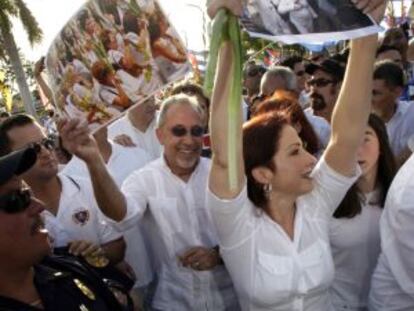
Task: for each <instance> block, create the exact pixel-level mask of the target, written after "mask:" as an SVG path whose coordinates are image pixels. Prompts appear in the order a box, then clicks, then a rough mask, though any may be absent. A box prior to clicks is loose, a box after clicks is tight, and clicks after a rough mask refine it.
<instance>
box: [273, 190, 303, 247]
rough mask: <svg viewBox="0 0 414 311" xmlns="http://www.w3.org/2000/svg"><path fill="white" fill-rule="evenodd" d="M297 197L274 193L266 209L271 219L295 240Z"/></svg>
mask: <svg viewBox="0 0 414 311" xmlns="http://www.w3.org/2000/svg"><path fill="white" fill-rule="evenodd" d="M296 199H297V198H296V197H295V196H288V195H285V194H277V193H272V194H271V196H270V198H269V203H268V205H267V207H266V213H267V214H268V215H269V217H270V218H271V219H272V220H273V221H274V222H276V223H277V224H279V225H280V226H281V227H282V228H283V230H284V231H285V232H286V234H287V235H288V236H289V237H290V239H291V240H293V237H294V227H295V214H296Z"/></svg>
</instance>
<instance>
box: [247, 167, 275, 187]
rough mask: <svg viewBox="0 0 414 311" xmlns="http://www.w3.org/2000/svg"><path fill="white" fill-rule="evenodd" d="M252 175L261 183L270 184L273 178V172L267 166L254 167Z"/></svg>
mask: <svg viewBox="0 0 414 311" xmlns="http://www.w3.org/2000/svg"><path fill="white" fill-rule="evenodd" d="M252 176H253V178H254V179H255V181H256V182H258V183H259V184H263V185H265V184H269V183H270V182H271V181H272V178H273V172H272V170H271V169H270V168H268V167H266V166H258V167H255V168H254V169H252Z"/></svg>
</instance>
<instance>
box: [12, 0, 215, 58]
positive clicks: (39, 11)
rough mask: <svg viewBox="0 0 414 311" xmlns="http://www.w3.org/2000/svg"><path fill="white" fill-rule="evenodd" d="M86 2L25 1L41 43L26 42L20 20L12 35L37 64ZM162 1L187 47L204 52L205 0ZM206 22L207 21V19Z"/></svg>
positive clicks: (75, 0) (69, 0)
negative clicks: (41, 35)
mask: <svg viewBox="0 0 414 311" xmlns="http://www.w3.org/2000/svg"><path fill="white" fill-rule="evenodd" d="M85 2H86V1H85V0H25V3H26V5H27V6H28V7H29V9H30V10H31V12H32V14H33V15H34V17H35V18H36V20H37V21H38V23H39V25H40V28H41V29H42V30H43V41H42V43H41V44H38V45H35V46H34V48H32V47H31V46H30V44H29V42H28V40H27V39H26V35H25V33H24V30H23V27H22V26H21V24H20V23H19V22H18V21H14V23H13V34H14V37H15V40H16V43H17V45H18V47H19V48H20V49H21V51H22V52H23V54H24V56H25V57H26V59H28V60H31V61H36V60H38V59H39V58H40V57H41V56H43V55H46V53H47V50H48V48H49V46H50V44H51V43H52V41H53V39H54V38H55V37H56V35H57V34H58V33H59V31H60V30H61V29H62V27H63V26H64V25H65V24H66V22H67V21H68V20H69V19H70V18H71V17H72V16H73V15H74V14H75V13H76V11H77V10H78V9H79V8H80V7H81V6H82V5H83V4H84V3H85ZM159 2H160V4H161V6H162V7H163V9H164V11H165V12H166V14H167V15H168V16H169V18H170V20H171V22H172V23H173V24H174V26H175V27H176V29H177V30H178V32H179V33H180V35H181V37H182V39H183V41H184V43H185V44H186V45H187V47H188V48H190V49H194V50H202V49H205V48H206V46H205V44H204V41H203V35H202V30H203V10H202V8H204V7H205V4H204V3H205V0H160V1H159ZM197 6H198V7H197ZM204 16H205V15H204ZM205 21H206V22H208V17H207V19H205Z"/></svg>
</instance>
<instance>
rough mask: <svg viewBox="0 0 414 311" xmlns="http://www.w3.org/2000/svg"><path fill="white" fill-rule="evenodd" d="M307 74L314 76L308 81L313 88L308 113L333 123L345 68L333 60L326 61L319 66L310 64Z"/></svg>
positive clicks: (307, 67)
mask: <svg viewBox="0 0 414 311" xmlns="http://www.w3.org/2000/svg"><path fill="white" fill-rule="evenodd" d="M306 72H307V73H308V74H309V75H311V76H312V78H311V79H310V80H309V81H308V85H309V86H310V88H311V92H310V100H311V107H310V109H308V110H307V112H308V113H310V114H314V115H316V116H319V117H322V118H324V119H325V120H326V121H328V122H329V123H331V117H332V112H333V108H334V106H335V103H336V100H337V98H338V95H339V91H340V89H341V84H342V80H343V78H344V74H345V68H344V67H342V66H341V65H340V64H339V63H338V62H336V61H334V60H332V59H326V60H324V61H322V62H321V63H319V64H318V63H311V64H308V65H307V66H306Z"/></svg>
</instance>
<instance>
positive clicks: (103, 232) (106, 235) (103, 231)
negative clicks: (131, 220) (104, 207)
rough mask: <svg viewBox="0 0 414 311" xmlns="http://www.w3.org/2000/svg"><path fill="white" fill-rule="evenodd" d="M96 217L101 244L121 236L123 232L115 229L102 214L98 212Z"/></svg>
mask: <svg viewBox="0 0 414 311" xmlns="http://www.w3.org/2000/svg"><path fill="white" fill-rule="evenodd" d="M97 217H98V228H99V241H100V242H101V244H106V243H109V242H112V241H115V240H117V239H119V238H121V237H123V234H122V233H121V232H119V231H117V230H116V229H115V227H114V226H113V225H112V224H110V223H109V222H107V221H106V219H105V217H104V216H103V215H102V214H100V213H98V215H97Z"/></svg>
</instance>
